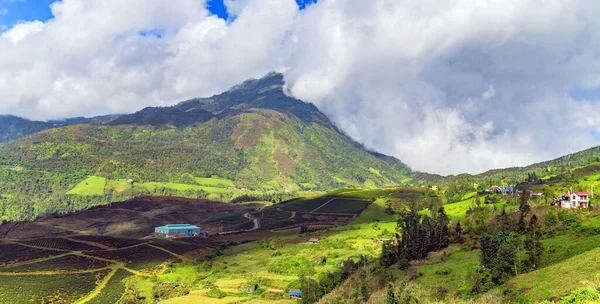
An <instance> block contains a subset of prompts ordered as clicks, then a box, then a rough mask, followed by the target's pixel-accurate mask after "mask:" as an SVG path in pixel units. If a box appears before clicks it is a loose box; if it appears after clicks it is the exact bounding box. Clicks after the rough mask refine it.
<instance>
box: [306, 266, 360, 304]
mask: <svg viewBox="0 0 600 304" xmlns="http://www.w3.org/2000/svg"><path fill="white" fill-rule="evenodd" d="M342 265H343V266H342V267H341V268H339V269H336V270H333V271H327V272H325V273H323V274H321V275H320V276H319V277H318V279H314V278H313V277H314V275H315V272H314V269H312V268H310V267H308V268H306V269H303V270H302V271H301V272H300V275H299V278H298V282H296V283H295V285H297V286H298V287H299V289H300V291H302V299H301V300H300V303H303V304H312V303H316V302H317V301H318V300H319V299H320V298H321V297H323V296H324V295H326V294H328V293H330V292H331V291H333V290H334V289H335V288H336V287H337V286H339V285H341V284H342V283H343V282H344V281H346V280H347V279H348V278H350V277H351V276H352V275H353V274H355V273H356V279H355V286H356V288H355V289H354V292H353V293H352V294H350V295H348V298H347V299H368V296H369V289H368V287H367V273H368V259H367V257H365V256H360V257H359V258H358V261H354V260H353V259H348V260H346V261H344V262H343V263H342ZM344 303H348V301H346V302H344Z"/></svg>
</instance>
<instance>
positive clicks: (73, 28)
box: [0, 0, 600, 173]
mask: <svg viewBox="0 0 600 304" xmlns="http://www.w3.org/2000/svg"><path fill="white" fill-rule="evenodd" d="M225 3H226V5H227V8H228V11H229V13H230V14H231V15H234V16H235V19H233V18H232V19H230V20H228V21H224V20H221V19H218V18H217V17H215V16H212V15H210V14H209V13H208V11H207V10H206V3H205V2H204V1H198V0H176V1H165V0H130V1H120V0H107V1H99V0H94V1H92V0H64V1H62V2H56V3H54V4H53V5H52V13H53V14H54V16H55V18H53V19H51V20H48V21H47V22H44V23H42V22H39V21H33V22H25V23H21V24H18V25H16V26H14V27H13V28H11V29H9V30H7V31H6V32H4V33H3V34H2V35H1V36H0V53H1V54H2V56H0V67H2V68H1V69H0V112H4V113H14V114H19V115H24V116H28V117H31V118H38V119H40V118H41V119H47V118H57V117H65V116H74V115H96V114H104V113H109V112H124V111H135V110H138V109H140V108H142V107H145V106H148V105H167V104H173V103H175V102H177V101H180V100H183V99H186V98H191V97H196V96H207V95H210V94H214V93H218V92H221V91H223V90H226V89H227V88H229V87H230V86H232V85H234V84H236V83H238V82H241V81H243V80H245V79H247V78H250V77H259V76H261V75H264V74H265V73H267V72H269V71H271V70H280V71H284V72H285V75H286V80H287V81H288V84H287V85H288V88H289V89H290V92H292V94H293V95H294V96H296V97H299V98H302V99H304V100H307V101H311V102H314V103H315V104H317V105H318V106H319V107H320V108H321V109H322V110H323V111H325V112H326V113H327V114H328V115H330V116H331V117H332V119H333V120H334V121H335V123H336V124H337V125H339V126H341V127H342V128H343V129H344V130H346V131H347V132H348V133H349V134H350V135H352V136H353V137H355V138H356V139H358V140H359V141H362V142H364V143H365V144H366V145H367V146H368V147H370V148H373V149H377V150H379V151H381V152H384V153H388V154H392V155H394V156H397V157H399V158H400V159H402V160H403V161H405V162H407V163H408V164H409V165H411V166H413V167H414V168H415V169H419V170H428V171H432V172H439V173H460V172H463V171H468V172H479V171H483V170H486V169H490V168H495V167H508V166H514V165H524V164H528V163H531V162H534V161H541V160H545V159H548V158H552V157H557V156H560V155H562V154H566V153H569V152H573V151H576V150H578V149H583V148H587V147H590V146H592V145H595V144H596V139H595V138H594V137H593V136H592V131H594V132H599V131H600V120H598V119H596V117H595V116H594V115H593V113H595V112H597V111H598V110H600V109H599V105H598V103H597V100H575V99H573V98H571V97H570V96H569V92H570V91H571V90H572V89H574V88H580V89H585V90H594V89H595V88H598V87H599V86H600V81H599V79H600V56H599V55H598V52H597V50H598V49H600V26H599V25H600V21H599V19H598V18H596V16H598V14H599V13H600V3H597V2H596V1H591V0H578V1H559V0H551V1H547V0H544V1H543V0H531V1H497V0H482V1H477V2H473V1H465V0H451V1H445V2H439V1H430V0H426V1H423V0H409V1H395V0H381V1H362V0H320V1H319V2H318V3H317V4H313V5H310V6H308V7H307V9H306V10H304V11H302V12H299V11H298V8H297V5H296V3H295V1H294V0H262V1H259V0H227V1H226V2H225ZM534 12H535V13H534ZM151 31H154V32H159V33H160V34H161V37H156V36H154V35H145V36H144V35H140V34H139V33H140V32H151ZM488 100H493V102H486V101H488ZM573 109H576V110H577V109H578V110H577V111H573ZM579 110H581V112H580V111H579ZM575 113H580V114H575Z"/></svg>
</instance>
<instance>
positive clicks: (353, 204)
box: [318, 198, 367, 213]
mask: <svg viewBox="0 0 600 304" xmlns="http://www.w3.org/2000/svg"><path fill="white" fill-rule="evenodd" d="M366 207H367V202H366V201H363V200H357V199H341V198H337V199H334V200H332V201H330V202H329V203H327V204H326V205H324V206H323V207H321V208H320V209H318V212H324V213H357V212H359V211H361V210H362V209H364V208H366Z"/></svg>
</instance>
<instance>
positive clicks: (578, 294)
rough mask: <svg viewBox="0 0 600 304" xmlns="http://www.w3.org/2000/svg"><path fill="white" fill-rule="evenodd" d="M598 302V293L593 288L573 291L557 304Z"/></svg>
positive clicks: (599, 296) (599, 294)
mask: <svg viewBox="0 0 600 304" xmlns="http://www.w3.org/2000/svg"><path fill="white" fill-rule="evenodd" d="M599 300H600V292H598V290H597V289H594V288H590V287H587V288H579V289H575V290H574V291H573V292H571V294H569V295H568V296H566V297H564V298H562V299H561V300H560V301H558V303H559V304H569V303H592V302H595V301H599Z"/></svg>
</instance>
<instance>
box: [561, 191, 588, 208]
mask: <svg viewBox="0 0 600 304" xmlns="http://www.w3.org/2000/svg"><path fill="white" fill-rule="evenodd" d="M589 205H590V194H589V193H588V192H570V191H569V193H567V194H566V195H563V196H562V199H561V202H560V206H561V207H562V208H588V207H589Z"/></svg>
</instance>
